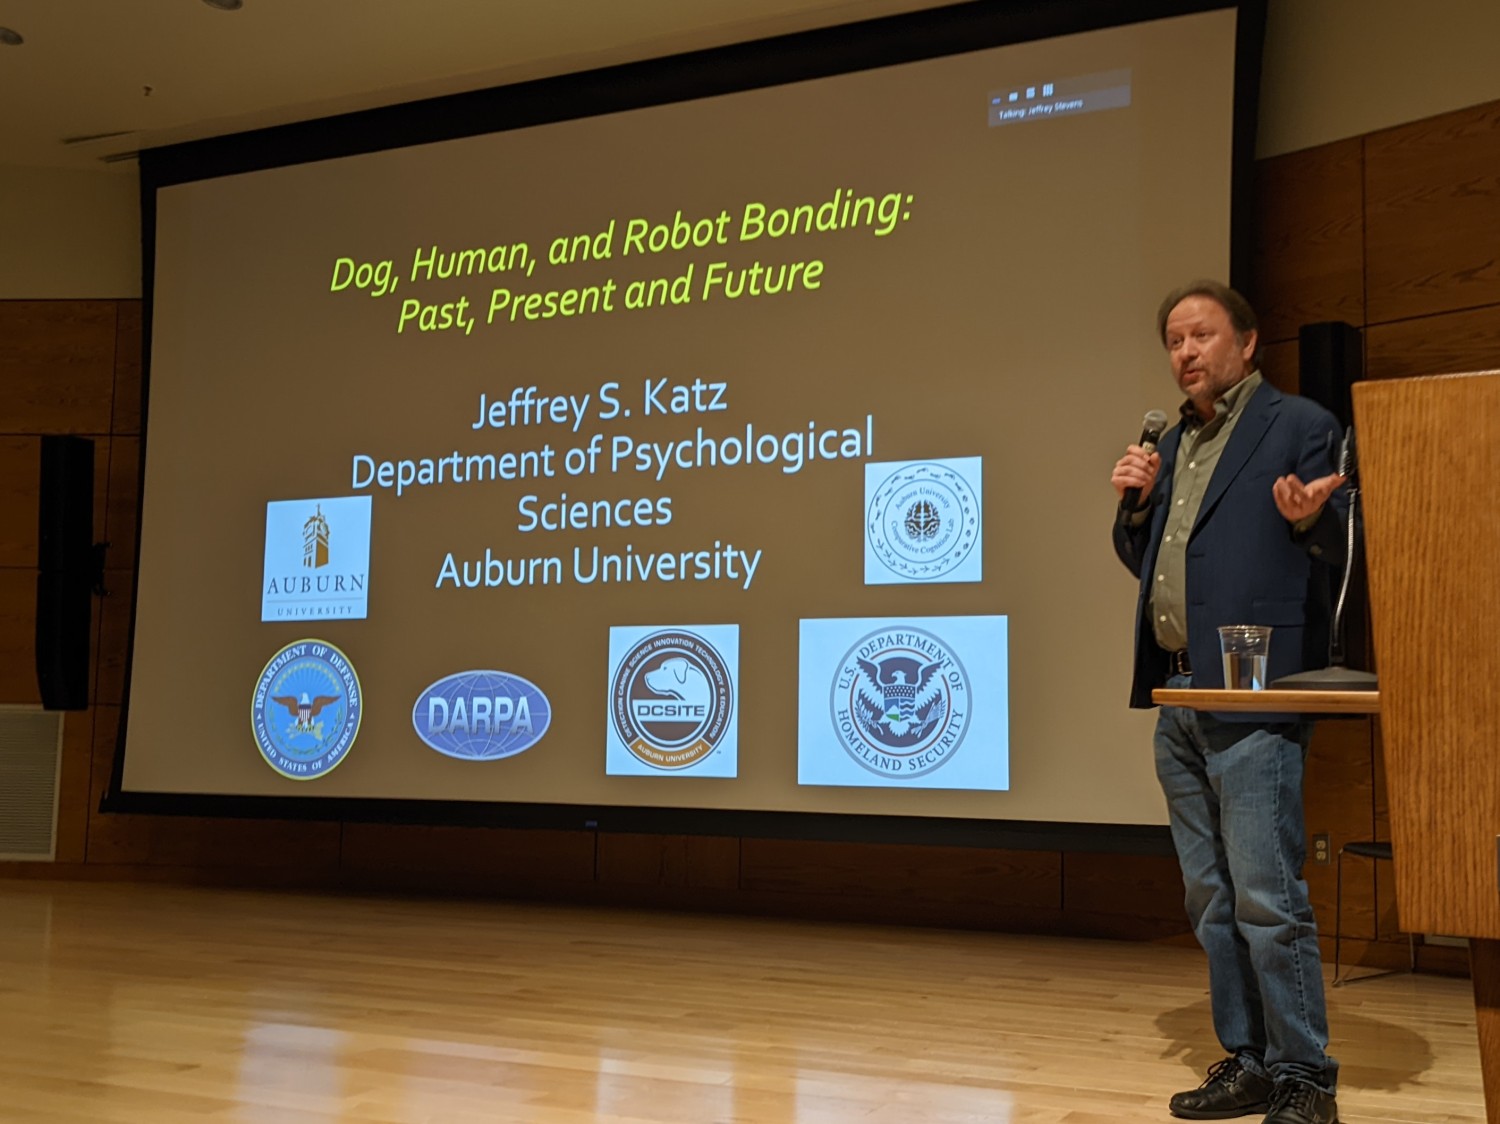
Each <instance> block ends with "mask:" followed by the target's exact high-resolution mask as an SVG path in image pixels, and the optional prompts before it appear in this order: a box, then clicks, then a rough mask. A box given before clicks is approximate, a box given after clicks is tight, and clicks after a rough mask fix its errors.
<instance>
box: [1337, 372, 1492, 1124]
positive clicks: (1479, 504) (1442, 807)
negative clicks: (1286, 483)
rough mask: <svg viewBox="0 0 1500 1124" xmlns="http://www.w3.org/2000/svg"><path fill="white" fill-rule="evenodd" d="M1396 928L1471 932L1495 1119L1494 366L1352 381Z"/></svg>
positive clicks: (1477, 1000)
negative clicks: (1387, 379) (1387, 793)
mask: <svg viewBox="0 0 1500 1124" xmlns="http://www.w3.org/2000/svg"><path fill="white" fill-rule="evenodd" d="M1354 418H1355V424H1356V427H1357V429H1358V430H1359V434H1360V452H1361V465H1360V472H1361V478H1362V480H1363V483H1364V489H1365V500H1366V502H1365V520H1366V526H1365V540H1366V543H1367V545H1368V550H1369V573H1370V603H1371V617H1372V621H1373V623H1374V628H1375V649H1376V652H1377V654H1378V656H1379V660H1380V681H1381V689H1382V693H1383V695H1384V698H1383V699H1382V707H1381V723H1382V726H1383V729H1384V735H1385V737H1384V751H1385V766H1386V772H1387V775H1388V778H1389V789H1390V804H1391V842H1392V845H1393V849H1394V852H1395V868H1396V900H1397V903H1398V908H1399V910H1400V914H1401V923H1402V926H1403V927H1404V928H1406V929H1407V930H1409V931H1413V932H1421V933H1446V934H1452V935H1455V936H1463V937H1469V938H1470V939H1471V942H1472V945H1471V966H1472V972H1473V978H1474V1005H1475V1014H1476V1019H1477V1023H1478V1028H1479V1043H1480V1065H1481V1067H1482V1070H1483V1073H1484V1086H1485V1094H1486V1097H1485V1099H1486V1105H1487V1110H1488V1119H1489V1120H1490V1122H1491V1124H1500V764H1497V760H1496V749H1497V747H1500V680H1497V679H1496V677H1495V675H1494V668H1495V662H1496V659H1495V657H1496V649H1497V643H1496V639H1497V637H1500V579H1497V573H1500V568H1497V563H1496V559H1497V558H1500V507H1497V505H1496V504H1495V502H1494V498H1493V492H1494V488H1495V483H1496V481H1497V480H1500V372H1493V371H1491V372H1479V373H1474V374H1467V375H1445V376H1435V377H1431V378H1418V379H1402V380H1396V381H1390V382H1375V383H1371V382H1366V383H1360V384H1356V385H1355V387H1354Z"/></svg>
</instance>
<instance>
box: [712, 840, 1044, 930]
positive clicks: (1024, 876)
mask: <svg viewBox="0 0 1500 1124" xmlns="http://www.w3.org/2000/svg"><path fill="white" fill-rule="evenodd" d="M740 871H741V875H740V877H741V885H742V886H743V887H744V888H745V889H747V890H754V891H770V892H774V893H777V894H794V895H799V896H806V897H808V898H823V897H849V898H863V899H887V900H894V901H899V902H901V903H903V907H904V908H906V909H908V910H909V912H910V914H911V916H913V917H914V918H915V917H917V916H919V915H922V914H924V912H926V911H930V910H931V909H932V908H934V907H937V908H946V909H948V910H951V911H952V912H953V913H954V915H955V916H958V915H962V916H965V917H979V916H982V915H985V914H988V913H992V912H1003V911H1004V910H1006V909H1045V910H1060V909H1061V908H1062V856H1061V855H1060V854H1058V853H1056V852H1052V851H987V850H978V849H975V848H968V847H917V846H905V845H900V844H878V843H827V842H811V841H801V840H785V839H746V840H744V841H743V843H742V844H741V849H740Z"/></svg>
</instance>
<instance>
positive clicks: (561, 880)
mask: <svg viewBox="0 0 1500 1124" xmlns="http://www.w3.org/2000/svg"><path fill="white" fill-rule="evenodd" d="M341 866H342V868H343V870H344V871H346V872H347V873H348V874H350V875H353V876H354V877H355V880H356V881H359V880H363V881H374V882H377V883H379V884H381V885H392V884H394V885H399V886H403V887H415V888H424V887H429V888H432V889H443V890H454V889H461V888H467V889H470V890H474V891H479V890H496V889H508V890H525V891H545V890H546V889H547V888H548V887H555V886H558V885H560V884H570V885H573V886H577V885H578V884H582V883H590V882H592V881H593V880H594V833H593V832H588V831H529V830H520V829H507V828H482V827H442V826H436V827H434V826H425V825H420V824H361V823H349V824H344V825H343V846H342V855H341Z"/></svg>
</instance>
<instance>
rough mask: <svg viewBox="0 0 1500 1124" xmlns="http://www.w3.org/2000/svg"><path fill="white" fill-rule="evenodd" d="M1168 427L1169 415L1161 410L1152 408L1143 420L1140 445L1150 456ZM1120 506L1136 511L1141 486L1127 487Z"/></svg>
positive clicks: (1139, 504)
mask: <svg viewBox="0 0 1500 1124" xmlns="http://www.w3.org/2000/svg"><path fill="white" fill-rule="evenodd" d="M1166 428H1167V415H1166V414H1164V413H1162V412H1161V411H1160V410H1152V411H1150V412H1149V413H1147V415H1146V416H1145V418H1143V419H1142V420H1141V439H1140V442H1139V444H1140V446H1141V448H1142V449H1145V450H1146V455H1147V456H1148V457H1149V456H1150V455H1151V454H1152V453H1154V452H1156V446H1157V444H1158V443H1159V442H1160V441H1161V435H1162V431H1163V430H1165V429H1166ZM1120 506H1121V507H1122V508H1124V509H1125V510H1126V511H1135V510H1136V509H1137V508H1139V507H1140V506H1141V490H1140V489H1139V488H1126V489H1125V494H1124V495H1123V496H1122V497H1121V498H1120Z"/></svg>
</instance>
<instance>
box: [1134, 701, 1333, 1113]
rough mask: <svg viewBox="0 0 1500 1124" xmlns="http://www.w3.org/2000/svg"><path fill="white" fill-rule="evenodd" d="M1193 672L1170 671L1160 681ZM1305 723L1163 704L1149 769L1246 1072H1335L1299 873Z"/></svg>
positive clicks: (1324, 1076)
mask: <svg viewBox="0 0 1500 1124" xmlns="http://www.w3.org/2000/svg"><path fill="white" fill-rule="evenodd" d="M1191 683H1192V680H1191V678H1190V677H1188V676H1185V675H1175V676H1173V677H1172V678H1171V679H1169V680H1168V681H1167V686H1169V687H1187V686H1190V685H1191ZM1311 736H1312V722H1311V721H1301V722H1291V723H1275V724H1266V725H1257V724H1255V723H1249V722H1225V721H1222V720H1220V719H1217V718H1215V717H1214V716H1213V715H1211V714H1207V713H1200V712H1199V711H1195V710H1187V709H1184V708H1181V707H1173V706H1164V707H1162V708H1161V712H1160V715H1159V716H1158V718H1157V722H1156V738H1155V745H1156V775H1157V777H1158V778H1159V779H1160V780H1161V787H1162V791H1163V792H1164V793H1165V794H1166V797H1167V810H1168V812H1169V813H1170V815H1171V821H1172V841H1173V843H1174V844H1176V847H1177V860H1178V862H1179V864H1180V865H1181V866H1182V880H1183V883H1184V885H1185V886H1186V887H1187V911H1188V917H1189V918H1190V919H1191V921H1192V923H1193V931H1194V932H1195V933H1196V934H1197V935H1198V942H1199V943H1200V944H1201V945H1202V946H1203V950H1204V952H1206V953H1207V954H1208V982H1209V994H1210V996H1211V998H1212V1003H1213V1015H1214V1030H1215V1031H1216V1032H1217V1033H1218V1036H1219V1041H1220V1042H1221V1043H1222V1044H1223V1046H1224V1049H1225V1050H1226V1051H1227V1052H1228V1053H1229V1054H1231V1055H1233V1056H1234V1057H1236V1058H1238V1059H1239V1060H1240V1062H1241V1063H1242V1064H1243V1065H1244V1067H1245V1068H1246V1069H1247V1070H1249V1071H1250V1072H1251V1073H1255V1074H1258V1075H1260V1076H1269V1077H1271V1078H1272V1079H1273V1080H1276V1081H1283V1080H1288V1079H1297V1080H1304V1081H1310V1082H1312V1083H1313V1084H1314V1085H1317V1086H1318V1087H1319V1088H1321V1089H1323V1090H1324V1091H1325V1092H1329V1093H1331V1092H1333V1091H1334V1088H1335V1086H1336V1084H1337V1082H1338V1062H1336V1061H1334V1059H1332V1058H1330V1057H1329V1056H1328V1055H1327V1054H1326V1053H1325V1049H1326V1048H1327V1046H1328V1014H1327V1010H1326V1008H1325V1006H1324V1001H1323V965H1322V959H1321V957H1320V955H1319V952H1318V931H1317V927H1316V926H1315V925H1314V924H1313V915H1312V907H1311V905H1309V904H1308V900H1307V883H1306V882H1304V881H1303V880H1302V862H1303V859H1304V858H1305V857H1306V850H1307V844H1306V839H1305V833H1304V829H1303V821H1302V764H1303V759H1304V758H1305V757H1306V755H1307V744H1308V741H1309V739H1310V738H1311Z"/></svg>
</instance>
